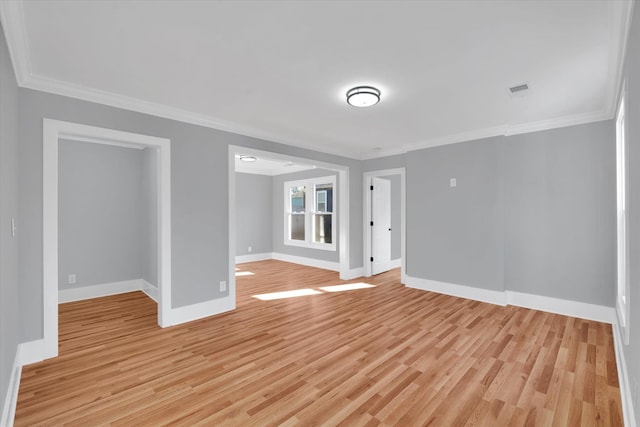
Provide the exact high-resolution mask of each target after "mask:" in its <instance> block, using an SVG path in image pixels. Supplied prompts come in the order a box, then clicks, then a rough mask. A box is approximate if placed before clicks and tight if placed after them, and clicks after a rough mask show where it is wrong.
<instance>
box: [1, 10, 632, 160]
mask: <svg viewBox="0 0 640 427" xmlns="http://www.w3.org/2000/svg"><path fill="white" fill-rule="evenodd" d="M631 8H632V3H631V2H630V1H626V0H602V1H600V0H555V1H540V0H532V1H527V0H511V1H504V0H502V1H493V0H484V1H480V0H474V1H464V0H458V1H446V0H445V1H435V0H434V1H344V0H343V1H298V2H295V1H266V0H261V1H235V2H231V1H229V2H222V1H184V0H183V1H178V0H174V1H154V0H148V1H85V2H80V1H75V0H72V1H57V0H47V1H35V0H30V1H1V2H0V16H1V17H2V22H3V27H4V29H5V33H6V34H7V40H8V43H9V46H10V50H11V54H12V59H13V62H14V67H15V68H16V74H17V75H18V80H19V84H20V85H21V86H24V87H30V88H34V89H39V90H46V91H50V92H54V93H61V94H65V95H68V96H75V97H78V98H82V99H89V100H92V101H97V102H102V103H105V104H109V105H114V106H119V107H124V108H129V109H134V110H138V111H143V112H147V113H151V114H156V115H159V116H163V117H171V118H175V119H178V120H184V121H187V122H191V123H197V124H201V125H205V126H210V127H215V128H219V129H224V130H230V131H233V132H238V133H241V134H245V135H250V136H256V137H261V138H266V139H269V140H273V141H277V142H284V143H287V144H291V145H296V146H301V147H306V148H312V149H316V150H319V151H323V152H328V153H335V154H341V155H346V156H349V157H353V158H371V157H379V156H382V155H386V154H393V153H399V152H405V151H407V150H410V149H414V148H421V147H428V146H433V145H440V144H444V143H450V142H458V141H462V140H468V139H474V138H480V137H485V136H492V135H503V134H510V133H519V132H527V131H533V130H539V129H548V128H553V127H559V126H566V125H571V124H577V123H585V122H589V121H597V120H603V119H608V118H611V117H612V116H613V109H614V105H615V94H616V93H617V88H618V85H619V76H620V71H621V61H622V57H623V56H622V54H623V49H624V44H625V41H626V38H627V33H628V27H629V22H630V16H631ZM524 82H527V83H529V85H530V87H531V90H530V92H529V93H528V94H527V95H526V96H524V97H511V96H509V94H508V90H507V88H508V87H510V86H514V85H517V84H521V83H524ZM358 84H368V85H374V86H376V87H377V88H379V89H380V90H381V91H382V100H381V102H380V103H379V104H378V105H376V106H374V107H371V108H364V109H363V108H354V107H351V106H349V105H347V104H346V102H345V92H346V91H347V89H349V88H350V87H352V86H355V85H358Z"/></svg>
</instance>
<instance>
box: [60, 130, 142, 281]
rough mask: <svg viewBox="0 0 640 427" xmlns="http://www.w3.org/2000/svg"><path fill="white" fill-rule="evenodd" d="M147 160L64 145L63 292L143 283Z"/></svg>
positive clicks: (110, 149) (138, 154) (127, 151)
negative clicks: (70, 278)
mask: <svg viewBox="0 0 640 427" xmlns="http://www.w3.org/2000/svg"><path fill="white" fill-rule="evenodd" d="M142 159H143V151H142V150H137V149H133V148H123V147H115V146H111V145H103V144H92V143H86V142H77V141H65V140H60V142H59V148H58V165H59V172H58V215H59V216H58V266H59V267H58V288H59V289H69V288H77V287H82V286H90V285H98V284H103V283H111V282H120V281H124V280H132V279H140V278H141V277H142V265H143V244H142V233H143V222H142V207H143V203H142V191H141V190H142V185H141V184H142ZM69 274H76V277H77V283H76V284H75V285H73V284H68V275H69Z"/></svg>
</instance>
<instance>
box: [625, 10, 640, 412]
mask: <svg viewBox="0 0 640 427" xmlns="http://www.w3.org/2000/svg"><path fill="white" fill-rule="evenodd" d="M632 19H633V20H632V22H631V35H630V38H629V44H628V45H627V57H626V65H625V72H624V77H626V79H627V88H628V89H627V91H628V92H627V95H628V96H627V118H626V119H627V120H626V121H627V131H628V133H627V141H628V144H629V145H628V159H627V161H628V162H629V165H628V166H629V168H628V173H629V187H628V191H629V193H628V194H629V198H628V201H629V260H630V263H629V268H630V273H631V274H630V276H631V292H630V295H629V297H630V302H629V304H630V311H631V320H630V322H629V324H630V337H629V345H627V346H624V354H625V359H626V361H627V368H628V370H629V378H630V380H631V381H630V383H632V381H635V382H636V384H638V388H639V391H638V393H639V394H640V363H638V361H639V360H640V4H638V3H637V2H636V4H635V7H634V11H633V18H632ZM634 412H635V417H636V424H637V425H640V397H636V402H635V407H634Z"/></svg>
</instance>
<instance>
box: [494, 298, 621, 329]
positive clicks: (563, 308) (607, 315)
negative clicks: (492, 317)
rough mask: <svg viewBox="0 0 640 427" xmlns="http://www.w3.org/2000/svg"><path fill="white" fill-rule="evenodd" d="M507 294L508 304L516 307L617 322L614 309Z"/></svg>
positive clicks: (577, 302)
mask: <svg viewBox="0 0 640 427" xmlns="http://www.w3.org/2000/svg"><path fill="white" fill-rule="evenodd" d="M505 294H506V300H507V304H509V305H515V306H517V307H524V308H531V309H534V310H540V311H547V312H549V313H555V314H562V315H564V316H571V317H579V318H581V319H587V320H595V321H596V322H603V323H609V324H612V323H613V322H614V321H615V314H616V313H615V310H614V308H613V307H606V306H604V305H596V304H589V303H586V302H580V301H571V300H566V299H560V298H552V297H546V296H541V295H533V294H525V293H522V292H513V291H505Z"/></svg>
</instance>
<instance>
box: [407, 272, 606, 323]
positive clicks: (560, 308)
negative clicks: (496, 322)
mask: <svg viewBox="0 0 640 427" xmlns="http://www.w3.org/2000/svg"><path fill="white" fill-rule="evenodd" d="M403 279H404V280H403V281H402V283H404V284H405V285H406V286H408V287H410V288H416V289H422V290H425V291H431V292H438V293H440V294H445V295H452V296H456V297H461V298H467V299H472V300H475V301H482V302H488V303H490V304H497V305H503V306H504V305H514V306H517V307H524V308H531V309H533V310H540V311H547V312H549V313H555V314H562V315H564V316H571V317H579V318H581V319H587V320H595V321H597V322H603V323H609V324H611V323H613V322H614V321H615V314H616V313H615V310H614V308H613V307H607V306H603V305H596V304H589V303H586V302H579V301H571V300H565V299H560V298H552V297H546V296H541V295H533V294H525V293H522V292H513V291H494V290H490V289H482V288H475V287H473V286H464V285H456V284H453V283H445V282H437V281H435V280H428V279H421V278H417V277H411V276H405V277H404V278H403Z"/></svg>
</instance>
